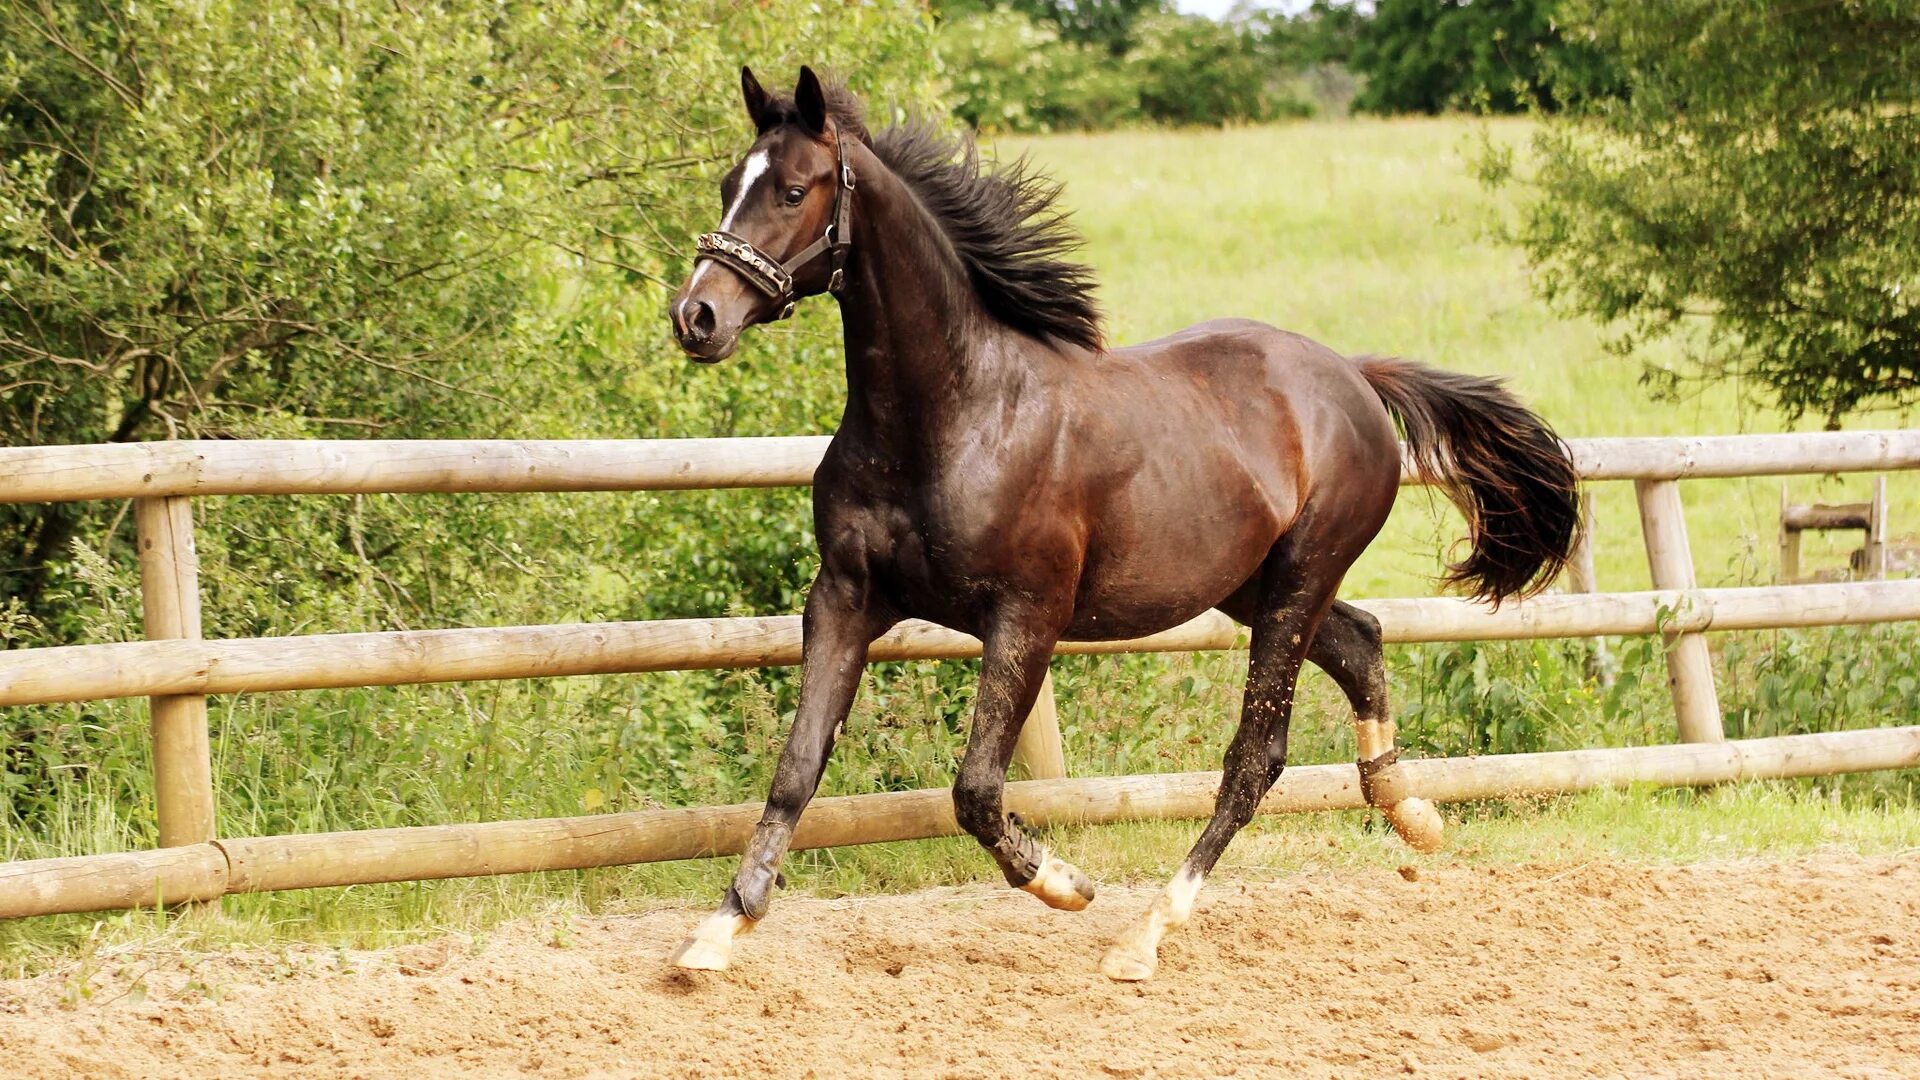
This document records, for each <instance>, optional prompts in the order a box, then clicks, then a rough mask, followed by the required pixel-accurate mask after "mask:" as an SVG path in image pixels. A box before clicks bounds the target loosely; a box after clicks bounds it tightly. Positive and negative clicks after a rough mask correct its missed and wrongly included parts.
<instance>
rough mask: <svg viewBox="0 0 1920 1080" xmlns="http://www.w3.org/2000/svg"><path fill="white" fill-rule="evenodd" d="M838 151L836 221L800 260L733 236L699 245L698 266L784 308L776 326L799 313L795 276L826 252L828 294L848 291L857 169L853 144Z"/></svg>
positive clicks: (716, 235)
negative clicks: (740, 281)
mask: <svg viewBox="0 0 1920 1080" xmlns="http://www.w3.org/2000/svg"><path fill="white" fill-rule="evenodd" d="M834 148H835V150H836V152H837V154H838V157H839V168H838V169H837V170H836V173H837V179H838V180H839V181H840V182H839V184H837V185H836V186H835V188H834V192H833V216H832V217H831V218H829V219H828V220H827V227H826V229H825V231H823V232H822V233H821V234H820V238H819V239H818V240H815V241H814V242H813V243H811V244H808V245H807V246H806V248H805V249H803V250H802V251H801V252H800V253H799V254H798V255H795V256H794V257H793V258H791V259H788V260H787V261H786V262H784V263H783V262H781V261H780V260H778V259H776V258H774V257H773V256H771V255H768V254H767V253H766V252H764V251H761V250H760V249H759V248H757V247H754V246H753V244H752V243H750V242H748V241H747V240H745V239H744V238H742V237H738V236H735V235H733V234H732V233H729V232H710V233H702V234H701V235H700V236H699V237H698V238H697V239H695V240H694V242H693V246H694V261H695V262H699V261H700V260H701V259H712V260H713V261H715V262H717V263H719V264H720V265H722V266H725V267H727V268H728V269H730V270H732V271H733V272H734V273H736V274H739V275H740V276H741V277H743V278H746V279H747V283H748V284H749V285H752V286H753V287H754V288H756V289H758V290H760V291H761V292H762V293H765V294H766V295H767V297H768V298H769V299H771V300H773V301H774V302H776V303H780V304H782V307H781V308H780V314H778V315H775V316H774V319H775V320H776V321H778V320H780V319H785V318H788V317H790V316H791V315H792V314H793V307H794V303H795V302H796V300H797V298H796V297H795V296H794V295H793V278H794V274H795V273H796V272H798V271H799V270H800V269H801V268H802V267H804V266H806V265H807V264H808V263H810V262H812V261H813V260H815V259H817V258H819V257H820V255H821V254H822V253H824V254H826V255H827V256H828V257H829V258H830V259H831V260H832V263H833V272H832V273H831V274H829V275H828V276H827V291H828V292H830V293H833V294H835V295H836V296H837V295H839V293H840V290H841V289H842V288H844V287H845V286H846V283H847V277H846V262H847V249H848V248H850V247H852V246H853V238H852V237H851V236H850V235H849V229H848V219H849V218H850V217H851V215H852V211H853V167H852V166H851V165H848V164H847V144H846V143H845V142H843V141H840V140H838V139H836V140H835V142H834Z"/></svg>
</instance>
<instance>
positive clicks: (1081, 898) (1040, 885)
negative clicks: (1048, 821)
mask: <svg viewBox="0 0 1920 1080" xmlns="http://www.w3.org/2000/svg"><path fill="white" fill-rule="evenodd" d="M1020 889H1021V891H1023V892H1030V893H1032V894H1033V895H1035V896H1037V897H1039V898H1040V902H1041V903H1043V904H1045V905H1047V906H1048V907H1050V908H1057V909H1059V910H1061V911H1085V910H1086V907H1087V905H1088V904H1091V903H1093V880H1092V879H1091V878H1089V877H1087V875H1085V874H1083V873H1081V872H1080V869H1079V867H1076V866H1074V865H1073V864H1072V863H1070V862H1067V861H1065V860H1064V859H1057V858H1054V857H1053V856H1051V855H1049V856H1047V859H1046V861H1045V862H1042V863H1041V864H1040V870H1039V872H1038V873H1035V874H1034V875H1033V880H1032V881H1029V882H1027V883H1026V884H1025V885H1022V886H1020Z"/></svg>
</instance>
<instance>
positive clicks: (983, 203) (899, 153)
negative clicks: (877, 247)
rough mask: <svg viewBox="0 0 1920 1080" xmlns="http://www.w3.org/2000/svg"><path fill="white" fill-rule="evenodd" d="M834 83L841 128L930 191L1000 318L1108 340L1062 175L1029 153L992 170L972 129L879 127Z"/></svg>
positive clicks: (790, 108) (781, 109) (780, 105)
mask: <svg viewBox="0 0 1920 1080" xmlns="http://www.w3.org/2000/svg"><path fill="white" fill-rule="evenodd" d="M824 90H825V92H826V100H827V113H828V115H829V116H830V117H832V119H833V124H834V128H835V130H837V131H839V132H841V133H848V132H851V133H852V134H853V135H854V137H855V138H858V139H859V140H860V141H861V142H863V143H866V144H867V146H868V148H869V149H871V150H872V151H873V152H874V154H875V155H876V156H877V157H879V159H880V160H881V161H882V162H884V163H885V164H886V166H887V167H888V168H889V169H892V170H893V171H894V173H895V174H896V175H898V176H899V177H900V179H901V180H902V181H904V182H905V183H906V185H907V186H908V187H910V188H912V189H913V191H914V194H916V195H918V196H919V197H920V202H921V204H922V205H924V206H925V207H926V208H927V210H928V212H929V213H931V214H932V215H933V218H934V220H935V221H937V222H939V223H940V228H941V230H942V231H943V232H945V233H946V236H947V240H948V242H949V243H951V244H952V245H953V248H954V251H955V252H956V253H958V254H959V256H960V261H961V263H962V264H964V265H965V266H966V268H967V277H968V279H969V280H970V281H971V282H972V284H973V291H974V293H975V295H977V296H978V297H979V298H980V302H981V303H982V304H983V305H984V306H985V307H986V309H987V311H988V312H989V313H990V314H992V315H993V317H994V318H996V319H999V320H1000V321H1001V322H1003V323H1006V324H1007V325H1008V326H1011V327H1013V328H1014V329H1016V330H1020V331H1023V332H1025V333H1028V334H1032V335H1034V336H1035V337H1043V338H1053V339H1055V340H1058V341H1064V342H1070V343H1072V344H1074V345H1079V346H1082V347H1084V348H1087V349H1092V350H1095V351H1099V350H1100V348H1101V334H1100V309H1099V307H1098V306H1097V305H1096V304H1095V303H1094V300H1093V292H1094V285H1095V283H1094V279H1093V271H1092V270H1090V269H1089V268H1088V267H1087V266H1086V265H1085V264H1083V263H1080V262H1076V261H1074V260H1073V259H1071V258H1069V257H1068V256H1069V255H1070V253H1072V252H1073V251H1074V250H1076V249H1077V248H1079V247H1080V243H1081V241H1080V235H1079V233H1077V232H1075V231H1074V229H1073V227H1072V226H1071V225H1070V224H1068V222H1067V213H1066V211H1063V210H1060V209H1058V208H1057V207H1056V206H1055V203H1056V202H1057V201H1058V200H1059V197H1060V185H1059V184H1057V183H1055V182H1054V181H1053V180H1051V179H1049V178H1048V177H1047V176H1046V175H1045V174H1043V173H1039V172H1036V171H1034V170H1033V168H1032V166H1031V164H1030V163H1029V162H1028V161H1027V159H1026V158H1025V157H1024V156H1023V157H1021V158H1019V159H1018V160H1016V161H1014V162H1013V163H1012V164H1009V165H1005V166H1002V167H999V168H996V169H993V170H991V171H989V170H987V169H986V168H984V167H983V163H982V162H981V160H980V151H979V149H978V148H977V147H976V146H974V143H973V140H972V139H971V138H969V137H966V136H960V137H957V138H950V137H948V136H946V135H943V134H941V133H940V131H939V130H938V129H936V128H934V127H933V126H932V125H931V124H927V123H921V122H911V123H907V124H901V125H898V126H895V127H890V128H888V129H886V130H885V131H882V132H881V133H880V134H879V135H878V136H877V137H876V136H874V135H871V134H870V133H869V132H868V131H867V126H866V121H865V118H864V110H863V109H862V108H861V106H860V101H859V99H858V98H856V97H854V96H853V94H852V93H850V92H849V91H848V90H847V89H846V88H845V87H843V86H840V85H838V84H836V83H828V84H826V85H825V87H824ZM769 108H770V109H772V110H776V111H775V113H774V115H775V116H776V117H779V118H780V120H781V121H782V122H786V121H790V122H793V123H798V122H799V119H800V114H799V110H798V109H797V108H796V107H795V106H794V104H793V102H792V101H791V100H790V99H786V98H779V99H776V100H775V101H773V102H772V103H771V105H770V106H769ZM789 114H790V115H789Z"/></svg>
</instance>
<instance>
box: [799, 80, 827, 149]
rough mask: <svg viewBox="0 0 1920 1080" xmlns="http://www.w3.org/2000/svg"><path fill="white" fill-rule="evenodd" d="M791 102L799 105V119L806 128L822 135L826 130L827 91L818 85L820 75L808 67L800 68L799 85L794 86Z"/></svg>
mask: <svg viewBox="0 0 1920 1080" xmlns="http://www.w3.org/2000/svg"><path fill="white" fill-rule="evenodd" d="M793 103H794V104H795V105H797V106H799V107H800V119H801V121H802V122H803V123H805V124H806V125H807V130H808V131H811V132H813V133H814V134H815V135H823V134H825V133H826V130H827V92H826V90H824V89H823V88H822V87H821V86H820V76H818V75H815V74H814V73H813V69H812V68H810V67H805V66H802V67H801V68H800V85H799V86H797V87H795V88H794V91H793Z"/></svg>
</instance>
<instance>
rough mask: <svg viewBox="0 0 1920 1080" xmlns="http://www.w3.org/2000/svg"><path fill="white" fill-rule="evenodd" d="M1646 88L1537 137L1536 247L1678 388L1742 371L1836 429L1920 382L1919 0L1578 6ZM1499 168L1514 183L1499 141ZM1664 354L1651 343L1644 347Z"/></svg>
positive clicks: (1559, 291) (1494, 175)
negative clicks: (1691, 380)
mask: <svg viewBox="0 0 1920 1080" xmlns="http://www.w3.org/2000/svg"><path fill="white" fill-rule="evenodd" d="M1567 14H1568V16H1569V18H1570V19H1571V21H1572V23H1573V24H1574V25H1575V26H1577V27H1578V28H1579V33H1580V34H1581V35H1582V36H1583V37H1584V38H1585V39H1586V40H1590V41H1592V42H1593V43H1594V44H1595V46H1596V47H1597V48H1599V49H1600V50H1601V51H1603V52H1605V53H1607V54H1608V55H1609V56H1611V57H1612V58H1613V60H1614V62H1615V63H1617V64H1618V65H1619V68H1620V70H1621V71H1622V72H1624V76H1625V80H1626V82H1627V85H1628V87H1629V90H1630V92H1629V93H1628V94H1627V95H1626V96H1625V97H1621V98H1618V99H1608V100H1600V101H1594V102H1591V103H1589V104H1588V105H1587V106H1585V107H1583V108H1581V109H1579V110H1577V111H1576V113H1574V114H1573V115H1570V116H1568V117H1567V118H1565V119H1563V120H1562V121H1560V122H1559V123H1556V124H1554V125H1553V126H1551V127H1549V128H1547V129H1546V130H1544V131H1543V132H1542V133H1541V134H1540V135H1539V136H1538V137H1537V138H1536V140H1535V142H1534V147H1533V149H1534V156H1535V157H1536V158H1537V159H1538V164H1537V168H1536V169H1535V171H1534V173H1533V175H1532V176H1531V181H1532V185H1531V186H1532V197H1531V200H1530V201H1529V202H1528V204H1527V205H1526V206H1525V208H1524V210H1523V215H1522V218H1521V221H1520V224H1519V228H1518V232H1517V236H1516V239H1517V242H1518V243H1519V244H1520V246H1521V247H1523V248H1524V250H1525V251H1526V253H1527V255H1528V257H1529V259H1530V260H1531V261H1532V263H1533V264H1534V266H1535V268H1536V271H1537V283H1538V286H1539V288H1540V290H1541V291H1542V292H1543V293H1544V294H1545V295H1546V296H1548V297H1549V298H1551V299H1553V300H1556V301H1558V302H1560V303H1561V304H1563V305H1564V306H1565V307H1566V308H1568V309H1569V310H1572V311H1575V312H1579V313H1581V314H1585V315H1588V316H1591V317H1592V318H1594V319H1595V320H1597V321H1599V322H1601V323H1603V324H1607V325H1610V326H1615V327H1617V328H1618V333H1617V335H1616V337H1615V339H1614V341H1613V345H1614V348H1615V349H1616V350H1617V351H1618V352H1619V353H1620V354H1621V355H1623V356H1628V355H1634V354H1636V353H1640V352H1641V350H1642V348H1643V347H1644V346H1647V345H1648V344H1650V343H1654V342H1662V341H1666V342H1672V343H1674V344H1678V345H1680V346H1682V347H1683V348H1684V349H1685V351H1686V362H1685V363H1684V364H1681V365H1668V364H1662V363H1657V362H1651V361H1650V362H1649V363H1648V364H1647V366H1646V369H1645V370H1646V375H1647V378H1648V379H1649V380H1650V381H1651V382H1652V383H1653V384H1654V385H1655V386H1656V388H1660V389H1667V390H1671V389H1673V388H1674V387H1675V385H1676V383H1677V381H1678V380H1679V379H1680V378H1681V377H1683V376H1687V375H1696V376H1705V377H1708V378H1714V379H1729V380H1738V381H1740V383H1741V384H1742V385H1745V386H1750V387H1754V388H1756V389H1757V390H1758V391H1759V392H1760V393H1762V394H1764V395H1765V396H1769V397H1771V398H1773V399H1774V400H1775V401H1777V402H1778V403H1779V405H1780V406H1781V408H1782V409H1784V410H1785V411H1786V412H1787V413H1788V414H1789V415H1791V416H1799V415H1801V414H1803V413H1812V414H1813V415H1815V416H1817V417H1820V418H1824V419H1825V420H1826V421H1828V422H1829V423H1830V424H1837V423H1838V422H1839V421H1840V419H1841V417H1843V416H1845V415H1847V414H1849V413H1854V412H1857V411H1859V410H1862V409H1866V408H1870V407H1874V406H1883V405H1897V406H1902V407H1904V406H1907V405H1910V404H1911V403H1913V402H1914V401H1915V400H1916V391H1920V276H1916V275H1917V274H1920V114H1917V113H1916V108H1917V107H1920V100H1917V99H1916V93H1917V92H1920V10H1916V9H1915V8H1914V7H1913V5H1912V4H1910V3H1905V2H1903V0H1856V2H1849V3H1842V4H1800V3H1787V2H1770V3H1753V4H1720V3H1712V2H1710V0H1688V2H1684V3H1668V4H1599V3H1586V2H1582V3H1579V4H1572V5H1569V7H1568V12H1567ZM1485 166H1486V170H1485V172H1486V177H1487V179H1488V180H1489V181H1490V182H1492V183H1496V184H1497V183H1501V182H1504V181H1507V180H1509V179H1511V178H1512V175H1513V172H1512V163H1511V161H1510V160H1508V158H1507V156H1506V155H1504V154H1491V155H1488V156H1487V158H1486V161H1485ZM1643 355H1644V354H1643Z"/></svg>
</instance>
